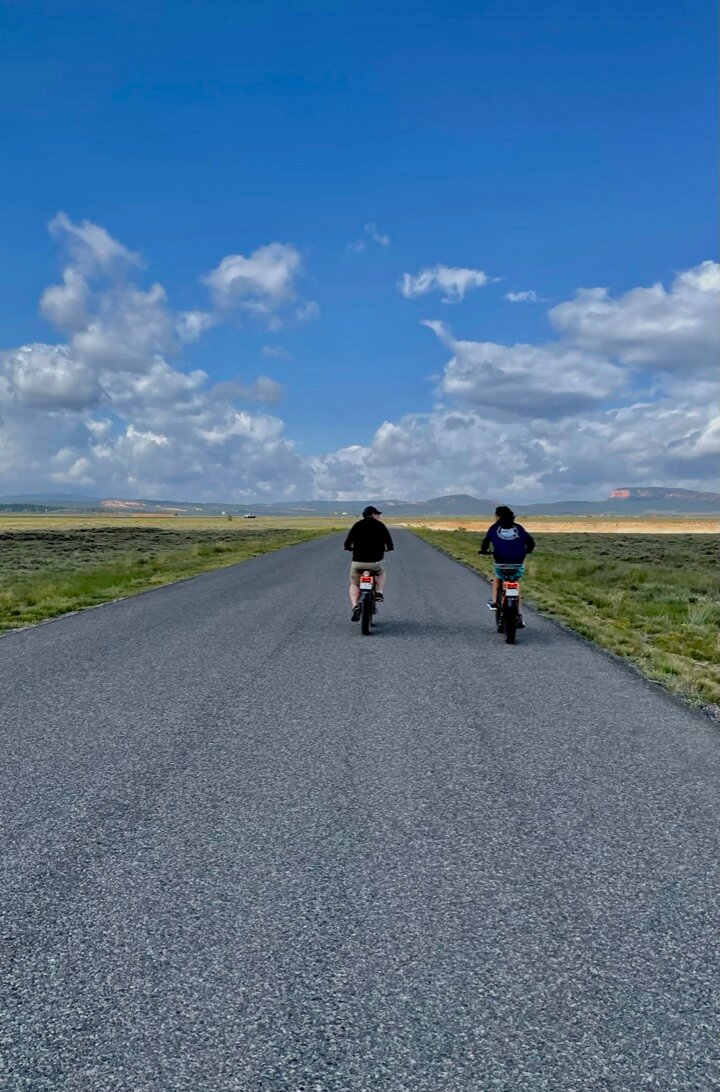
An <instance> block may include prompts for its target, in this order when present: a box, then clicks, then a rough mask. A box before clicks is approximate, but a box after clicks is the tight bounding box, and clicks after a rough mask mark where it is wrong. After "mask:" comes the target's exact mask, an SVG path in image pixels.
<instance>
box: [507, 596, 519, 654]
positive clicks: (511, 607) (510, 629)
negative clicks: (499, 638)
mask: <svg viewBox="0 0 720 1092" xmlns="http://www.w3.org/2000/svg"><path fill="white" fill-rule="evenodd" d="M503 613H504V615H505V619H504V621H505V644H506V645H514V644H515V634H516V632H517V619H518V609H517V600H515V601H514V602H513V603H506V605H505V610H504V612H503Z"/></svg>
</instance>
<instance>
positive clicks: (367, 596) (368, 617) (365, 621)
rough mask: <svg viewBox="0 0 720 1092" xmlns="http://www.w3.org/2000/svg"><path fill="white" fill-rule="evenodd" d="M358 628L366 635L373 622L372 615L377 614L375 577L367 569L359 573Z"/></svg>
mask: <svg viewBox="0 0 720 1092" xmlns="http://www.w3.org/2000/svg"><path fill="white" fill-rule="evenodd" d="M358 602H359V604H360V629H361V631H362V633H363V634H364V635H365V636H366V637H367V636H368V634H369V633H370V629H371V627H372V624H373V615H375V614H377V606H376V602H375V577H374V576H373V574H372V573H371V572H370V571H369V570H368V569H365V571H364V572H362V573H361V574H360V599H359V600H358Z"/></svg>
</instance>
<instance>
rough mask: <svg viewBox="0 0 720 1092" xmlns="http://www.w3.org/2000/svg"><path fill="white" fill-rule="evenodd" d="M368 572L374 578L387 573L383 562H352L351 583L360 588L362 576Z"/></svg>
mask: <svg viewBox="0 0 720 1092" xmlns="http://www.w3.org/2000/svg"><path fill="white" fill-rule="evenodd" d="M366 570H367V572H369V573H372V574H373V576H378V574H379V573H382V572H385V570H384V569H383V563H382V561H351V562H350V583H351V584H354V585H355V587H358V585H359V584H360V574H361V573H364V572H365V571H366Z"/></svg>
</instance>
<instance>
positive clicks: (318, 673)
mask: <svg viewBox="0 0 720 1092" xmlns="http://www.w3.org/2000/svg"><path fill="white" fill-rule="evenodd" d="M341 543H342V539H341V538H340V537H338V536H333V537H332V538H329V539H326V540H323V541H318V542H313V543H307V544H304V545H301V546H296V547H292V548H291V549H289V550H286V551H283V552H279V553H276V554H271V555H268V556H265V557H263V558H258V559H256V560H253V561H250V562H248V563H246V564H244V565H241V566H237V567H235V568H232V569H225V570H222V571H217V572H214V573H210V574H206V575H204V576H201V577H199V578H196V579H194V580H191V581H189V582H186V583H182V584H177V585H174V586H171V587H168V588H164V589H161V590H159V591H155V592H152V593H150V594H147V595H141V596H139V597H137V598H134V599H130V600H126V601H125V602H122V603H119V604H113V605H110V606H106V607H102V608H100V609H98V610H93V611H89V612H86V613H84V614H80V615H76V616H74V617H68V618H65V619H61V620H58V621H56V622H52V623H51V624H49V625H45V626H40V627H39V628H36V629H33V630H27V631H25V632H21V633H15V634H10V635H8V636H6V637H4V638H2V639H1V640H0V698H1V715H2V722H1V725H0V732H1V736H2V759H3V761H2V773H1V774H0V798H1V800H2V806H3V811H4V820H5V824H4V833H3V850H4V870H3V881H4V883H3V887H4V889H3V892H2V900H3V905H2V917H1V924H2V942H3V956H4V961H5V968H4V970H5V973H6V977H4V980H3V985H4V990H3V1005H2V1014H1V1016H0V1045H1V1046H2V1048H3V1049H2V1057H3V1062H2V1065H3V1066H4V1069H3V1070H0V1087H1V1088H2V1089H3V1090H4V1089H8V1090H11V1092H19V1090H22V1092H50V1090H52V1092H60V1090H62V1092H105V1090H113V1092H115V1090H117V1092H120V1090H122V1092H125V1090H127V1092H149V1090H152V1092H176V1090H177V1092H181V1090H182V1092H226V1090H227V1092H230V1090H237V1092H276V1090H277V1092H301V1090H302V1092H331V1090H332V1092H360V1090H368V1092H376V1090H378V1092H401V1090H407V1092H425V1090H427V1092H464V1090H478V1092H485V1090H495V1089H505V1090H508V1092H527V1090H536V1089H548V1090H550V1092H560V1090H566V1089H568V1090H569V1089H572V1090H574V1092H584V1090H586V1089H603V1090H605V1089H607V1090H611V1092H619V1090H625V1089H627V1090H628V1092H640V1090H643V1089H657V1090H660V1092H670V1090H674V1089H698V1090H709V1089H717V1088H719V1087H720V1068H719V1066H718V1056H719V1054H720V1034H719V1032H720V1021H719V1020H718V1002H719V998H720V961H719V959H718V956H719V949H720V915H719V913H718V910H719V898H718V887H719V885H718V860H719V859H720V853H719V852H718V850H719V846H718V831H719V830H720V795H719V793H718V773H719V772H720V731H719V730H718V727H717V726H716V725H714V724H713V723H712V722H711V721H710V720H709V719H707V718H705V717H703V716H702V715H700V714H695V713H693V712H692V711H689V710H686V709H685V708H683V707H682V706H680V705H679V704H678V703H676V702H675V701H673V700H672V699H670V698H669V697H667V696H665V695H664V694H663V693H662V692H660V691H659V690H658V689H656V688H654V687H652V686H650V685H649V684H645V683H644V682H642V681H640V680H639V679H637V678H636V677H634V676H633V675H632V674H631V673H630V672H629V671H627V670H625V669H624V668H622V667H620V666H618V665H617V664H615V663H614V662H613V661H611V660H610V659H609V658H607V657H605V656H604V655H602V654H600V653H598V652H596V651H594V650H593V649H592V648H591V647H590V646H588V645H587V644H585V643H583V642H582V641H579V640H576V639H574V638H573V637H572V636H570V635H568V634H567V633H565V632H564V631H563V630H561V629H560V628H558V627H556V626H554V625H553V624H551V623H550V622H547V621H543V620H542V619H540V618H538V617H536V616H535V615H532V614H529V627H528V629H527V630H526V631H525V632H524V633H522V634H520V635H519V643H518V644H517V645H516V646H515V647H514V648H513V647H509V646H506V645H505V644H504V643H503V642H502V640H501V639H500V638H498V637H497V635H496V634H495V633H494V632H493V630H492V627H491V624H490V615H489V613H488V611H487V610H486V608H485V606H484V600H485V598H486V588H485V585H484V584H483V583H482V582H481V581H480V580H479V579H478V578H477V577H476V576H475V575H473V574H472V573H470V572H469V571H467V570H466V569H464V568H462V567H461V566H459V565H457V564H455V563H454V562H452V561H450V560H449V559H447V558H446V557H444V556H442V555H440V554H438V553H436V552H435V551H433V550H432V549H431V548H430V547H429V546H428V545H426V544H425V543H423V542H421V541H419V540H417V539H415V538H413V537H412V536H411V535H410V534H409V533H407V532H398V534H397V549H396V552H395V554H393V555H391V556H390V560H389V564H388V569H389V572H390V575H389V579H388V598H387V603H386V604H385V606H384V608H383V609H382V614H381V618H380V624H379V626H378V629H377V631H376V633H375V634H374V635H373V636H371V637H369V638H364V637H362V636H361V634H360V630H359V627H358V626H357V625H355V626H353V625H351V624H350V622H349V610H348V608H347V607H346V602H345V582H346V578H345V574H346V565H347V557H348V555H347V554H343V553H342V551H341V549H340V547H341Z"/></svg>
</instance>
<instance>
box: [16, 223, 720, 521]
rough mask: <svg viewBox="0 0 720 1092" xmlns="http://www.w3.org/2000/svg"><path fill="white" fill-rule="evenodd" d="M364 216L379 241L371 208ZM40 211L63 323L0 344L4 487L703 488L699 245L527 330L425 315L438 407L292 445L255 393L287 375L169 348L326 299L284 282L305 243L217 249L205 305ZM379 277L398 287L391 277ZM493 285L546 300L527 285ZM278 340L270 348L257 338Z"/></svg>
mask: <svg viewBox="0 0 720 1092" xmlns="http://www.w3.org/2000/svg"><path fill="white" fill-rule="evenodd" d="M365 230H366V234H367V236H368V238H370V239H372V240H374V241H375V242H376V243H377V244H378V245H379V246H380V247H382V248H385V247H387V245H388V243H389V237H388V236H386V235H384V234H381V233H379V232H378V230H377V228H376V226H375V224H374V223H370V224H367V225H366V227H365ZM50 231H51V234H52V235H53V237H54V238H55V239H56V240H57V241H58V244H59V246H60V247H61V249H62V252H63V255H64V263H65V264H64V268H63V272H62V278H61V281H60V283H58V284H53V285H51V286H50V287H48V288H47V289H46V290H45V291H44V292H43V293H42V296H41V298H40V310H41V313H42V315H43V317H44V318H45V319H46V321H47V322H48V323H50V324H51V325H52V326H53V327H54V328H55V329H56V330H57V331H58V332H59V334H60V335H61V337H62V340H59V341H57V342H53V343H44V342H35V343H31V344H27V345H22V346H19V347H17V348H8V349H5V350H3V351H2V352H0V417H1V421H0V491H2V492H4V493H13V492H17V493H20V492H27V491H39V490H44V489H48V488H53V489H57V490H67V489H72V490H73V491H75V490H79V491H86V492H89V493H102V494H117V495H121V496H136V497H137V496H145V497H149V498H153V497H155V498H160V497H167V496H173V497H175V498H177V499H181V498H182V499H184V498H187V499H197V500H215V499H222V500H233V499H237V500H251V499H257V500H267V499H291V498H295V499H300V498H303V497H306V498H308V499H323V498H325V499H347V498H350V497H353V496H363V497H367V496H371V495H377V496H402V497H407V498H408V499H418V498H422V497H427V496H431V495H438V494H441V493H455V492H470V493H476V494H480V495H487V494H488V493H490V494H492V495H505V496H507V497H508V498H510V499H516V500H534V499H538V500H542V499H554V498H562V497H573V496H590V495H595V494H599V493H603V492H606V491H607V490H608V489H609V488H612V487H613V486H615V485H617V484H618V483H620V482H622V483H623V484H642V485H652V484H672V485H677V486H684V487H686V488H698V489H706V488H710V489H712V488H714V485H715V482H716V469H717V455H718V454H719V453H720V416H718V414H717V411H716V409H715V403H716V393H717V392H716V384H715V375H714V367H715V362H716V359H717V351H718V347H719V346H718V341H719V331H718V323H717V307H718V302H720V265H718V264H717V263H715V262H712V261H703V262H700V263H699V264H697V265H696V266H694V267H692V268H690V269H685V270H683V271H680V272H678V273H677V274H676V275H675V276H674V278H673V279H672V281H671V282H670V284H669V285H668V286H665V285H664V284H662V283H660V282H658V283H655V284H653V285H650V286H638V287H636V288H633V289H632V290H630V291H628V292H625V293H624V294H621V295H617V296H613V295H612V294H611V292H610V291H609V290H608V289H606V288H597V287H596V288H589V289H585V288H581V289H578V290H577V292H576V294H575V295H574V297H573V298H572V299H568V300H565V301H563V302H560V303H557V304H555V305H554V306H552V307H551V308H550V309H549V311H548V319H549V322H550V325H551V328H552V330H553V336H552V337H551V338H550V339H549V340H546V341H543V342H539V343H518V344H505V343H500V342H492V341H486V340H482V339H481V337H480V336H478V338H477V340H476V339H471V338H466V337H460V336H459V335H457V334H456V333H455V331H454V328H453V326H451V325H450V324H449V323H447V322H445V321H441V320H439V319H438V318H434V317H429V318H424V319H423V320H422V322H423V324H424V326H425V327H426V328H427V329H428V330H429V331H430V332H431V334H432V335H434V337H435V339H436V344H438V345H439V346H440V348H441V350H442V351H443V352H444V354H445V356H446V361H445V364H444V367H443V370H442V373H441V375H440V376H439V378H438V377H436V387H435V398H434V404H433V407H432V409H431V410H430V411H429V412H409V413H406V414H404V415H402V416H400V417H398V418H397V419H396V420H385V421H380V422H379V423H378V427H377V430H376V432H375V434H374V436H373V438H372V440H371V442H370V443H368V444H359V443H350V444H348V445H347V446H345V447H343V448H341V449H339V450H336V451H334V452H330V453H323V454H312V453H311V454H304V453H302V452H301V451H300V449H299V447H298V445H297V444H295V443H294V442H293V439H292V437H291V436H289V435H288V434H287V431H286V428H285V425H284V423H283V421H282V419H281V418H280V417H279V416H277V415H276V414H275V413H272V414H271V413H270V412H268V409H267V407H268V406H269V405H270V404H276V403H278V402H279V400H280V399H281V397H282V394H283V392H282V388H281V386H280V384H278V383H277V382H276V381H275V380H274V379H273V378H272V377H270V376H266V375H262V374H260V375H255V376H249V375H244V376H239V377H237V378H236V379H235V380H232V381H224V382H216V381H214V380H213V379H212V377H211V373H210V369H209V368H208V369H205V368H195V369H193V370H189V371H188V370H185V369H184V368H183V367H182V360H183V351H184V346H187V345H189V344H191V343H197V342H200V341H201V340H202V338H203V337H204V336H206V335H207V333H208V331H210V330H212V329H213V328H214V327H217V326H220V325H223V324H227V323H237V322H241V323H242V322H250V323H254V324H257V325H259V327H260V328H264V329H266V330H268V331H277V330H278V329H281V328H292V327H293V326H297V325H298V324H301V323H304V322H308V321H312V320H314V319H317V318H319V317H320V309H319V306H318V304H317V303H316V302H315V301H313V300H308V299H304V298H303V297H302V295H301V293H300V288H299V285H300V282H301V278H302V276H303V274H304V273H305V268H304V266H305V258H304V256H303V255H302V254H301V253H300V252H299V251H298V250H297V249H295V247H293V246H292V245H290V244H287V243H280V242H269V243H267V244H265V245H263V246H260V247H258V248H257V249H256V250H255V251H253V252H252V253H251V254H250V255H248V256H245V255H243V254H236V253H232V254H228V255H226V256H225V257H224V258H222V260H221V261H220V262H219V263H218V265H217V266H216V267H215V268H214V269H212V270H210V271H209V272H206V273H204V274H202V275H201V276H200V278H199V280H200V283H201V285H202V286H203V288H202V290H203V291H204V292H205V293H206V295H207V302H206V305H205V306H204V307H200V308H198V309H194V310H184V311H183V310H173V308H172V307H171V305H170V302H169V300H168V295H167V293H166V291H165V289H164V288H163V287H162V285H160V284H157V283H155V284H151V285H150V286H149V287H146V288H143V287H142V286H141V285H140V283H139V281H140V278H141V276H142V273H143V266H142V261H141V259H140V257H139V256H138V255H137V254H135V253H133V252H131V251H130V250H129V249H127V248H126V247H125V246H124V245H123V244H122V243H121V242H120V241H118V240H116V239H114V238H113V237H112V236H111V235H110V234H109V233H108V232H107V231H106V230H105V229H104V228H103V227H102V226H100V225H97V224H93V223H90V222H88V221H83V222H81V223H74V222H73V221H72V220H71V219H70V218H69V217H68V216H66V215H65V214H64V213H59V214H58V215H57V216H56V217H55V218H54V220H53V221H52V222H51V225H50ZM396 283H397V286H398V287H399V289H400V293H401V294H402V296H404V297H405V299H407V300H417V299H418V298H424V299H425V302H426V303H431V302H432V301H433V299H435V298H437V297H435V296H434V295H433V294H435V293H439V294H440V295H439V299H440V302H441V303H446V304H449V303H454V302H458V301H461V300H462V299H463V298H464V296H465V294H466V293H467V292H469V291H470V290H474V289H480V288H482V289H484V290H488V289H487V285H488V284H489V283H490V278H488V276H487V274H485V273H484V272H482V271H481V270H479V269H469V268H457V267H449V266H444V265H436V266H434V267H427V268H425V269H421V270H420V272H419V273H417V274H410V273H405V274H403V275H402V276H401V277H400V279H399V281H397V282H396ZM387 290H388V293H389V294H394V293H395V292H396V288H395V286H394V285H393V283H392V282H390V283H388V289H387ZM505 298H506V299H508V300H509V301H510V302H526V301H530V302H542V301H541V298H540V297H539V296H538V295H537V293H536V292H535V290H525V291H523V292H517V293H507V294H506V296H505ZM398 307H408V304H407V303H405V302H403V301H401V300H398ZM443 310H445V311H446V309H445V308H443ZM446 314H447V311H446ZM453 314H455V311H453ZM410 321H412V322H415V321H416V320H415V319H411V320H410ZM464 321H467V319H465V320H464ZM479 333H480V332H478V334H479ZM284 353H285V350H283V349H281V348H278V349H277V350H273V349H272V347H271V348H269V350H268V351H267V353H265V355H266V356H267V357H269V358H271V359H272V358H273V356H275V357H276V358H280V356H281V355H282V354H284ZM430 370H431V369H428V371H430Z"/></svg>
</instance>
